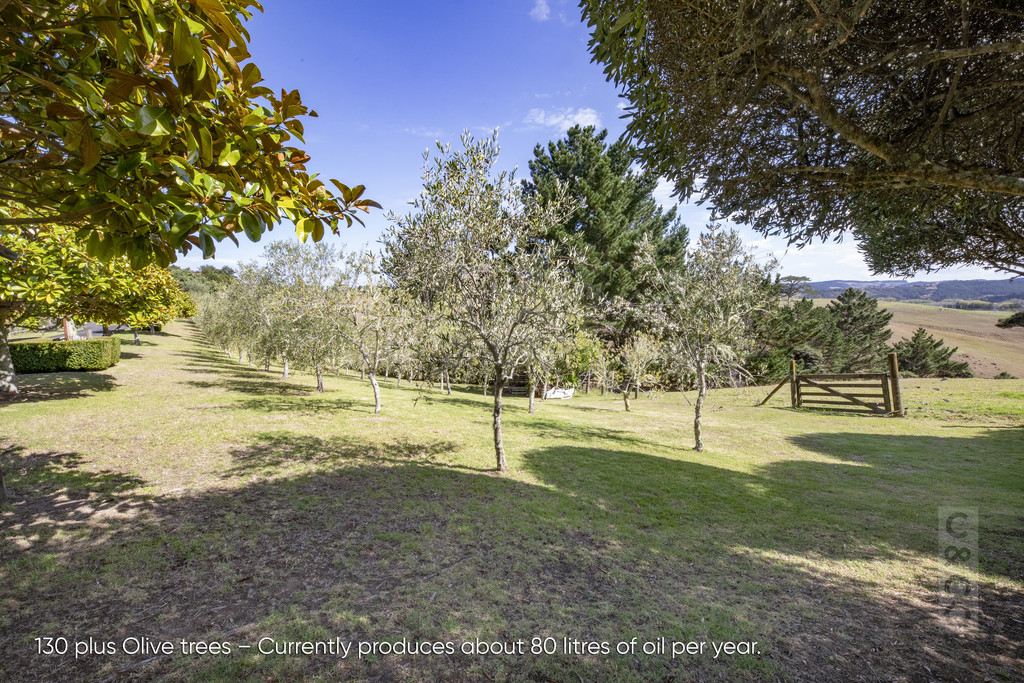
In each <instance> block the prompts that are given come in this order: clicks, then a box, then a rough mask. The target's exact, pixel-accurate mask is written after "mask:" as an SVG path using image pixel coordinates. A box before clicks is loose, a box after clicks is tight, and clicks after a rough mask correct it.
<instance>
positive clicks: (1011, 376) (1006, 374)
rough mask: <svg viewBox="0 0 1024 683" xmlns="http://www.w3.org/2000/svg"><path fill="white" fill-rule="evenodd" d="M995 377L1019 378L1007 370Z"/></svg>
mask: <svg viewBox="0 0 1024 683" xmlns="http://www.w3.org/2000/svg"><path fill="white" fill-rule="evenodd" d="M993 379H1017V378H1016V377H1014V376H1013V375H1011V374H1010V373H1008V372H1007V371H1006V370H1003V371H1002V372H1000V373H999V374H998V375H996V376H995V377H994V378H993Z"/></svg>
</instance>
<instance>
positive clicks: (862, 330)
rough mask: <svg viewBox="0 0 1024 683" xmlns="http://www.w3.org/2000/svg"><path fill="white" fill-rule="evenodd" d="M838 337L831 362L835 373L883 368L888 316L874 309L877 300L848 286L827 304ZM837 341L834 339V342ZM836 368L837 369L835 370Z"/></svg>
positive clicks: (886, 344)
mask: <svg viewBox="0 0 1024 683" xmlns="http://www.w3.org/2000/svg"><path fill="white" fill-rule="evenodd" d="M828 310H829V312H830V313H831V314H832V318H833V320H835V324H836V327H837V328H838V329H839V332H840V333H841V334H842V339H841V343H840V345H838V346H837V347H835V349H834V351H835V356H834V360H833V362H832V363H831V365H833V367H834V368H835V371H836V372H869V371H872V370H877V371H880V370H882V369H883V364H884V362H885V354H886V353H887V351H888V345H889V338H890V337H892V331H891V330H890V329H889V321H890V320H892V313H890V312H889V311H887V310H885V309H884V308H879V307H878V299H874V298H872V297H870V296H868V295H867V294H866V293H865V292H862V291H859V290H856V289H853V288H852V287H850V288H849V289H847V290H846V291H844V292H843V293H842V294H840V295H839V296H837V297H836V298H835V300H834V301H832V302H831V303H830V304H829V305H828ZM837 341H838V340H837ZM836 366H838V367H836Z"/></svg>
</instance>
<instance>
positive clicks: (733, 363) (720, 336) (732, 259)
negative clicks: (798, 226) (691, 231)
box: [645, 226, 774, 451]
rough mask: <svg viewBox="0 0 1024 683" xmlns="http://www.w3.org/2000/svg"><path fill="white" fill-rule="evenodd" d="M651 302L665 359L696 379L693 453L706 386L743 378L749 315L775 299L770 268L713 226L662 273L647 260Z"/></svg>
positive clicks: (698, 443)
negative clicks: (664, 344)
mask: <svg viewBox="0 0 1024 683" xmlns="http://www.w3.org/2000/svg"><path fill="white" fill-rule="evenodd" d="M645 260H646V262H647V266H648V270H647V278H648V280H649V284H650V286H651V290H650V291H651V297H650V300H649V302H648V303H647V304H646V311H647V313H648V316H649V320H650V321H651V324H652V327H654V328H656V329H660V330H661V332H662V336H663V338H664V340H665V343H666V346H667V355H668V356H669V357H670V358H675V359H676V360H677V362H678V363H679V364H680V370H681V371H682V372H683V373H684V374H689V375H691V376H693V377H694V378H695V381H694V383H695V384H696V389H697V400H696V402H695V403H694V416H693V436H694V450H697V451H702V450H704V439H703V436H702V433H701V418H702V414H701V413H702V410H703V408H704V401H705V399H706V398H707V390H708V386H709V384H711V383H713V382H717V381H722V380H726V381H727V380H729V379H730V378H731V377H732V376H733V375H734V374H736V373H742V372H743V368H742V361H743V351H744V349H745V348H746V346H747V345H748V342H749V340H748V337H747V329H748V323H749V321H750V316H751V314H752V313H754V312H755V311H757V310H759V309H762V308H763V307H765V306H766V305H767V304H768V301H769V299H770V298H771V297H772V296H773V289H772V287H771V283H770V275H771V271H772V270H773V269H774V263H769V264H767V265H761V264H758V263H757V262H756V261H755V259H754V257H753V255H751V254H750V253H749V252H748V251H746V249H745V248H744V246H743V243H742V241H741V240H740V238H739V235H738V234H737V233H736V232H735V231H731V230H729V231H727V230H723V229H721V228H718V227H715V226H711V227H710V229H709V230H708V231H707V232H705V233H703V234H702V235H701V236H700V238H699V239H698V241H697V245H696V248H695V249H694V251H693V252H692V253H691V254H689V255H688V256H687V258H686V260H685V261H684V263H683V264H681V265H678V266H676V267H675V268H673V269H661V268H659V267H658V265H657V263H656V262H655V261H654V259H653V258H651V257H650V251H649V250H648V251H647V254H646V256H645Z"/></svg>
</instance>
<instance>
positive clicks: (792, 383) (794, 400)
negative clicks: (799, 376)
mask: <svg viewBox="0 0 1024 683" xmlns="http://www.w3.org/2000/svg"><path fill="white" fill-rule="evenodd" d="M796 381H797V380H796V361H795V360H793V359H790V361H789V398H790V404H791V405H792V406H793V407H794V408H799V407H800V390H799V389H798V388H797V384H796Z"/></svg>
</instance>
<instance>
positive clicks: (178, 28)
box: [0, 0, 377, 268]
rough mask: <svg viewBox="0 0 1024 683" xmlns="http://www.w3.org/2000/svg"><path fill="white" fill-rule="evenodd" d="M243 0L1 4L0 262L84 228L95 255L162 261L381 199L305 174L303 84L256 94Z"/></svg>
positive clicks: (304, 227)
mask: <svg viewBox="0 0 1024 683" xmlns="http://www.w3.org/2000/svg"><path fill="white" fill-rule="evenodd" d="M250 8H255V9H260V6H259V5H258V4H257V3H255V2H249V1H247V0H195V1H193V2H179V1H178V0H166V1H163V2H152V1H151V0H100V1H97V2H84V3H83V2H73V1H72V0H13V1H11V2H2V3H0V168H2V171H0V173H2V176H3V182H2V183H0V246H2V249H0V256H3V257H6V258H8V259H10V258H15V257H16V256H17V255H18V254H19V253H20V252H19V248H18V247H19V245H18V244H16V243H15V242H14V241H15V239H16V237H17V236H22V237H25V238H28V239H42V240H45V239H46V236H45V233H46V232H47V231H49V230H50V229H51V226H55V225H69V226H74V227H75V228H76V234H77V237H78V238H79V239H80V240H81V241H82V242H84V243H85V244H86V248H87V251H88V253H89V254H90V255H91V256H94V257H97V258H100V259H102V260H109V259H110V258H111V257H114V256H125V257H127V258H128V259H129V260H130V262H131V264H132V265H133V266H134V267H136V268H142V267H144V266H146V265H148V264H149V263H151V262H156V263H158V264H160V265H163V266H167V265H168V264H169V263H170V262H172V261H174V260H175V258H176V252H182V253H187V252H188V251H189V250H190V249H191V248H192V247H197V248H199V249H200V250H201V251H202V252H203V254H204V255H205V256H210V255H212V254H213V253H214V250H215V243H216V242H217V241H219V240H222V239H224V238H230V239H232V240H234V241H236V242H237V235H238V234H241V233H244V234H245V235H246V236H248V237H249V238H250V239H252V240H258V239H259V238H260V235H261V234H262V233H263V232H264V231H265V230H268V229H270V228H271V227H272V226H273V225H274V223H275V222H277V221H279V220H280V219H282V218H288V219H291V220H292V221H294V222H295V223H296V226H297V229H298V232H299V234H300V235H301V236H303V237H305V236H312V237H313V239H314V240H319V239H320V238H321V237H322V236H323V234H324V232H325V229H331V230H333V231H335V232H337V231H338V226H339V222H340V223H346V224H351V222H352V220H353V219H354V218H355V212H356V211H357V210H364V211H365V210H368V209H369V208H370V207H375V206H377V204H376V203H375V202H373V201H370V200H366V199H362V197H361V195H362V187H361V186H357V187H354V188H349V187H347V186H345V185H344V184H342V183H340V182H337V181H332V185H331V186H328V185H325V184H324V183H323V182H322V181H320V180H319V179H317V178H316V177H315V175H310V174H309V173H308V172H307V170H306V167H305V164H306V162H307V161H308V160H309V156H308V155H307V154H306V153H305V151H303V150H302V149H301V148H300V147H298V146H297V144H300V143H301V142H302V135H303V125H302V121H301V120H300V118H301V117H302V116H303V115H306V114H308V115H315V114H314V113H313V112H310V111H309V110H308V109H307V108H306V107H305V106H304V105H303V104H302V101H301V98H300V96H299V93H298V91H295V90H293V91H290V92H288V91H284V90H282V91H280V93H277V92H275V91H273V90H271V89H270V88H268V87H265V86H264V85H262V77H261V74H260V70H259V68H258V67H257V66H256V64H254V63H252V62H251V61H249V53H248V49H247V47H246V41H247V39H248V34H247V33H246V31H245V28H244V26H243V22H244V20H246V19H248V18H249V17H250V16H251V14H250Z"/></svg>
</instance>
